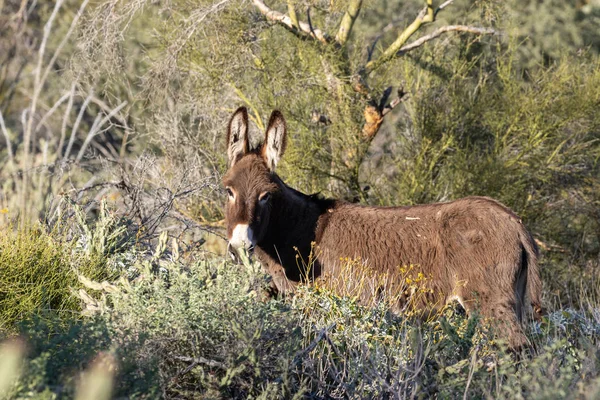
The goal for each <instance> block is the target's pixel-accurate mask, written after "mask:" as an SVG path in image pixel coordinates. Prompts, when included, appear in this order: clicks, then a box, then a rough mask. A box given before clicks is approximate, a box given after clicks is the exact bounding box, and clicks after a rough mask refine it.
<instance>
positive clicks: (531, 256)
mask: <svg viewBox="0 0 600 400" xmlns="http://www.w3.org/2000/svg"><path fill="white" fill-rule="evenodd" d="M521 227H522V231H521V234H520V236H521V243H522V244H523V249H524V250H525V260H524V261H525V262H526V263H527V293H528V294H529V299H530V301H531V307H532V308H533V316H534V318H536V319H537V320H539V319H541V317H542V315H543V310H542V279H541V278H540V267H539V264H538V257H539V251H538V246H537V244H536V243H535V241H534V240H533V236H531V234H530V233H529V231H527V229H526V228H525V227H524V226H523V225H521Z"/></svg>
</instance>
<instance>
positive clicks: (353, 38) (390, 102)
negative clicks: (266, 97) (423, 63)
mask: <svg viewBox="0 0 600 400" xmlns="http://www.w3.org/2000/svg"><path fill="white" fill-rule="evenodd" d="M453 2H454V0H447V1H445V2H443V3H441V4H434V2H433V0H426V1H425V5H424V7H423V8H422V9H421V10H420V11H419V12H418V13H417V15H416V17H415V18H414V20H413V21H412V22H410V23H409V24H408V25H406V24H405V26H403V27H402V28H400V29H398V32H397V35H396V37H395V38H393V39H392V40H391V41H390V43H387V44H384V45H383V46H379V48H377V47H376V44H377V40H375V43H368V42H365V41H364V37H362V35H360V34H357V35H353V28H354V26H355V22H356V20H357V18H358V17H359V15H360V12H361V9H362V8H363V2H362V0H351V1H349V2H348V3H347V4H345V5H344V6H341V5H338V7H339V8H341V12H338V13H335V12H334V10H335V9H334V7H335V5H334V3H330V7H329V9H328V10H327V11H326V15H327V16H328V17H329V18H330V19H332V20H333V21H336V19H337V21H338V22H337V23H336V22H329V24H327V22H326V21H325V23H326V25H329V26H327V28H326V29H323V30H321V29H319V27H318V26H317V24H316V23H315V22H313V21H312V19H311V8H310V6H309V7H305V8H306V21H303V20H302V19H301V18H299V17H298V15H299V14H300V13H298V12H297V11H296V8H299V9H300V8H301V7H302V6H303V5H302V4H299V3H295V2H293V1H291V0H289V1H288V2H287V14H285V13H282V12H279V11H277V10H276V9H273V8H270V7H269V6H267V5H266V4H265V3H264V2H263V1H262V0H253V1H252V4H253V5H254V6H255V7H256V9H258V10H259V11H260V13H261V14H262V15H263V16H264V18H266V19H267V20H268V21H273V22H274V23H276V24H278V25H279V26H281V27H283V28H285V29H286V30H288V31H289V32H290V33H291V34H292V35H293V36H294V37H295V38H296V40H297V41H300V40H306V41H309V42H311V43H312V45H313V46H315V47H316V48H317V52H318V54H319V55H320V56H321V57H320V59H321V65H322V69H323V72H324V75H325V80H324V81H325V82H326V83H327V85H328V87H327V88H326V92H327V94H328V96H327V97H328V99H327V100H326V101H325V104H326V106H325V110H324V115H323V114H321V113H319V112H318V111H316V110H311V113H312V120H313V121H315V122H319V123H322V124H329V123H331V125H332V126H331V127H330V128H329V130H330V134H329V135H327V136H328V139H329V140H330V143H329V147H328V148H327V147H326V148H327V151H328V153H329V157H324V158H328V159H329V171H326V170H325V168H326V166H322V167H321V169H320V170H319V169H317V170H316V171H315V172H319V173H320V174H321V175H327V176H328V177H329V178H330V185H329V188H330V190H332V191H338V192H341V193H339V194H342V195H345V196H347V197H355V196H357V195H361V194H362V189H361V185H360V179H359V170H360V166H361V164H362V163H363V161H364V158H365V156H366V154H367V150H368V148H369V146H370V144H371V143H372V141H373V140H374V139H375V137H376V135H377V133H378V132H379V130H380V128H381V125H382V123H383V121H384V117H385V116H386V114H388V113H389V112H391V111H392V110H393V109H394V107H396V106H397V105H398V104H399V103H400V102H401V101H402V100H404V99H405V98H406V97H407V93H405V92H404V88H403V87H402V83H401V82H399V81H398V79H396V80H395V81H394V79H393V78H390V77H387V76H385V73H383V74H382V73H380V70H381V69H383V68H384V67H385V66H386V64H388V63H391V62H393V61H394V60H395V59H396V58H398V57H401V56H402V55H405V54H407V53H409V52H410V51H412V50H414V49H417V48H419V47H420V46H422V45H424V44H425V43H427V42H429V41H431V40H434V39H436V38H438V37H440V36H442V35H444V34H447V33H451V32H467V33H470V34H474V35H482V34H494V33H495V31H494V30H493V29H491V28H482V27H473V26H467V25H444V26H441V27H438V28H437V29H435V30H434V31H432V32H429V33H427V34H422V35H420V36H419V35H418V34H419V33H421V32H422V31H423V30H424V27H425V26H426V25H428V24H432V23H434V22H435V21H436V19H437V16H438V14H439V13H440V12H442V11H443V10H444V9H445V8H446V7H448V6H450V5H451V4H452V3H453ZM339 14H341V17H338V18H335V17H337V16H338V15H339ZM325 20H327V18H325ZM331 27H332V28H335V29H333V31H334V32H335V35H334V34H332V33H330V32H331V30H332V29H331ZM415 36H419V37H418V38H416V39H415ZM380 37H381V35H380ZM386 39H387V38H386ZM288 40H289V39H288ZM384 42H385V40H384ZM364 51H366V52H367V54H366V57H364V56H363V54H364ZM382 75H383V77H382ZM394 87H395V88H396V93H395V95H394V94H393V92H394V90H393V89H394ZM340 130H343V132H339V131H340ZM340 139H341V140H340ZM331 183H333V185H332V184H331ZM340 183H341V184H342V185H340Z"/></svg>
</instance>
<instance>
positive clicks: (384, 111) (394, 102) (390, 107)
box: [381, 88, 410, 117]
mask: <svg viewBox="0 0 600 400" xmlns="http://www.w3.org/2000/svg"><path fill="white" fill-rule="evenodd" d="M409 97H410V96H409V95H408V93H406V92H405V91H404V88H400V89H398V97H396V98H395V99H394V100H392V101H391V102H390V104H388V105H387V106H384V107H383V108H382V109H381V116H382V117H385V116H386V114H387V113H389V112H390V111H392V110H393V109H394V107H396V106H397V105H398V104H400V103H402V102H403V101H404V100H407V99H408V98H409Z"/></svg>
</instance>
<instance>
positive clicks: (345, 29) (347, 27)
mask: <svg viewBox="0 0 600 400" xmlns="http://www.w3.org/2000/svg"><path fill="white" fill-rule="evenodd" d="M361 6H362V0H352V1H351V2H350V5H349V6H348V11H346V13H345V14H344V17H343V18H342V22H341V23H340V29H339V31H338V33H337V35H336V37H335V40H336V42H338V43H339V44H340V46H343V45H344V44H346V41H347V40H348V37H349V36H350V32H352V26H353V25H354V21H356V18H358V13H359V12H360V8H361Z"/></svg>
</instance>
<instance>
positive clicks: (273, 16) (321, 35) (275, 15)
mask: <svg viewBox="0 0 600 400" xmlns="http://www.w3.org/2000/svg"><path fill="white" fill-rule="evenodd" d="M252 3H253V4H254V5H255V6H256V8H258V10H259V11H260V12H261V14H263V15H264V16H265V17H267V19H270V20H271V21H275V22H279V23H280V24H282V25H284V26H285V27H287V28H288V29H289V30H291V31H292V32H295V33H302V34H304V35H307V36H309V37H311V38H313V39H315V40H318V41H319V42H321V43H325V44H329V43H331V38H330V37H329V35H327V33H325V32H323V31H321V30H320V29H316V28H313V27H312V26H311V25H310V24H307V23H306V22H303V21H297V22H298V27H295V26H294V22H293V21H292V19H291V18H290V17H288V16H287V15H285V14H283V13H280V12H279V11H275V10H272V9H271V8H269V6H267V5H266V4H265V3H264V2H263V1H262V0H252Z"/></svg>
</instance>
